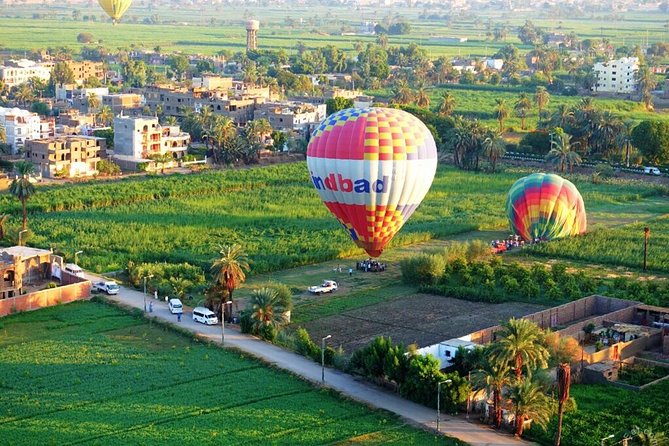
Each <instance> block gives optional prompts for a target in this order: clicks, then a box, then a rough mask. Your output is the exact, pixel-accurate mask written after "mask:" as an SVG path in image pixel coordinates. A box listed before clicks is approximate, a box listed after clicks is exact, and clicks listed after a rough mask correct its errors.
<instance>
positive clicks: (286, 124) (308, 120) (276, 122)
mask: <svg viewBox="0 0 669 446" xmlns="http://www.w3.org/2000/svg"><path fill="white" fill-rule="evenodd" d="M326 114H327V106H326V105H325V104H307V103H301V102H274V103H266V104H263V105H261V106H260V107H259V108H258V109H257V110H255V112H254V113H253V119H263V118H264V119H267V120H268V121H269V123H270V124H271V126H272V128H273V129H276V130H295V131H307V130H308V129H309V128H310V127H311V126H313V125H315V124H318V123H320V122H321V121H322V120H323V119H325V116H326Z"/></svg>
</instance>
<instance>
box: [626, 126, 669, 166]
mask: <svg viewBox="0 0 669 446" xmlns="http://www.w3.org/2000/svg"><path fill="white" fill-rule="evenodd" d="M632 142H633V143H634V146H635V147H638V148H639V151H640V152H641V154H642V155H643V157H644V159H645V160H646V161H647V162H649V163H651V164H663V163H665V162H667V161H669V123H666V122H663V121H642V122H641V123H640V124H639V125H637V126H636V127H635V128H634V130H632Z"/></svg>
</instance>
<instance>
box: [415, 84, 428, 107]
mask: <svg viewBox="0 0 669 446" xmlns="http://www.w3.org/2000/svg"><path fill="white" fill-rule="evenodd" d="M416 105H417V106H419V107H421V108H428V107H429V106H430V97H429V96H428V95H427V93H426V92H425V89H424V88H420V89H418V95H417V96H416Z"/></svg>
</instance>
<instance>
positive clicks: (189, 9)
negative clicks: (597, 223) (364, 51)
mask: <svg viewBox="0 0 669 446" xmlns="http://www.w3.org/2000/svg"><path fill="white" fill-rule="evenodd" d="M75 10H76V11H78V14H79V17H78V19H77V20H73V11H75ZM431 14H436V16H433V17H426V16H429V15H431ZM35 16H37V18H34V19H33V17H35ZM92 16H95V18H94V21H93V20H92V19H91V17H92ZM447 17H448V18H447ZM556 17H557V19H556ZM149 18H157V19H158V21H159V22H160V23H163V24H161V25H149V24H143V23H142V22H143V21H144V20H145V19H149ZM248 18H256V19H259V20H260V21H261V30H260V33H259V42H260V47H261V48H267V49H286V50H293V49H294V48H295V46H296V44H297V42H298V41H302V42H303V43H304V44H305V45H306V46H307V47H310V48H314V47H320V46H324V45H327V44H334V45H337V46H339V47H341V48H342V49H345V50H347V51H349V52H350V53H351V54H352V53H353V46H354V43H355V42H358V41H359V42H362V43H367V42H373V41H375V37H374V36H342V35H341V33H342V31H345V32H356V31H358V28H359V26H360V24H361V22H363V21H371V22H379V23H383V22H384V21H386V20H388V19H398V18H401V19H403V20H406V21H407V22H408V23H410V24H411V27H412V31H411V33H410V34H408V35H405V36H391V37H390V44H392V45H397V44H408V43H411V42H415V43H418V44H419V45H421V46H424V47H425V48H426V49H427V50H428V52H429V53H430V55H431V56H432V57H438V56H441V55H446V56H453V57H454V56H462V57H467V56H472V57H481V56H491V55H493V54H495V53H496V52H497V50H498V49H499V48H500V47H502V46H503V45H505V44H507V43H513V44H515V45H520V41H519V40H518V38H517V37H516V27H518V26H520V25H522V24H523V23H524V22H525V20H527V19H530V20H532V21H533V22H534V23H535V24H536V25H537V26H540V27H543V28H545V29H548V30H551V31H555V32H563V33H565V34H568V33H570V32H572V31H573V32H575V33H576V34H577V35H578V36H579V37H580V38H582V39H588V38H591V39H592V38H598V39H608V40H609V41H611V43H612V44H614V45H621V46H622V45H626V46H628V47H630V48H631V47H633V46H634V45H641V46H644V45H645V44H646V42H648V43H654V42H658V41H666V40H667V32H668V29H667V27H666V26H665V22H666V20H665V19H664V15H663V14H658V13H657V12H653V11H648V12H632V13H630V12H626V13H625V14H624V15H623V14H621V15H615V14H601V15H590V16H584V15H579V17H573V16H570V15H568V14H565V13H563V14H560V12H557V13H556V12H554V11H539V12H537V13H513V14H510V13H508V12H503V11H479V12H477V14H466V15H460V16H453V15H452V14H449V11H448V10H447V9H443V10H439V9H436V10H434V11H426V10H425V9H423V8H408V7H406V6H405V5H401V6H393V7H357V8H350V7H340V6H336V5H327V6H323V5H313V6H298V5H292V6H291V8H282V7H277V6H262V7H261V6H255V5H247V6H245V7H243V8H242V7H226V6H222V5H218V6H212V7H206V8H202V7H200V6H189V5H184V4H183V3H182V2H174V3H173V4H172V5H171V6H167V5H161V7H159V8H155V7H151V6H147V5H144V4H142V3H141V2H135V3H134V4H133V6H132V7H131V8H130V9H129V10H128V12H127V14H126V16H125V17H124V19H123V21H122V22H121V24H120V25H118V26H116V27H112V26H111V23H108V22H106V17H105V16H104V14H103V12H102V10H101V9H100V8H99V7H98V6H97V4H95V3H88V4H79V5H63V6H60V5H47V6H45V5H33V4H31V5H25V6H23V5H17V4H12V5H11V6H4V7H3V6H0V42H3V43H4V46H5V47H6V48H8V49H12V50H18V51H25V50H31V49H37V48H45V47H61V46H64V47H70V48H73V49H78V48H80V47H81V46H82V45H81V44H80V43H77V40H76V36H77V34H79V33H80V32H90V33H92V34H93V36H94V37H95V38H96V39H99V40H101V45H103V46H105V47H107V48H109V49H114V50H115V49H116V48H118V47H130V46H131V45H134V46H137V47H142V46H143V47H146V48H153V47H155V46H160V47H161V48H162V49H163V50H164V51H184V52H187V53H202V54H213V53H215V52H217V51H219V50H221V49H230V50H234V51H239V50H242V49H243V48H244V43H245V41H244V29H243V24H244V21H245V20H247V19H248ZM497 25H504V26H505V27H506V28H507V30H508V35H507V37H506V38H504V39H502V40H500V41H488V40H486V32H487V30H488V27H490V29H494V28H495V26H497ZM26 28H29V29H31V33H22V32H17V29H18V30H22V29H26ZM438 36H449V37H466V38H467V39H468V41H467V42H462V43H440V42H439V41H438V40H435V39H431V37H438ZM520 49H521V51H522V52H526V51H528V50H529V49H531V48H530V47H529V46H525V45H522V46H520Z"/></svg>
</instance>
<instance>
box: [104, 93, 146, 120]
mask: <svg viewBox="0 0 669 446" xmlns="http://www.w3.org/2000/svg"><path fill="white" fill-rule="evenodd" d="M144 105H145V100H144V97H143V96H142V95H141V94H134V93H121V94H108V95H105V96H102V106H103V107H104V106H107V107H109V108H111V110H112V112H113V113H114V114H115V115H118V114H119V113H121V112H130V113H132V112H133V111H136V112H139V111H141V110H142V108H143V107H144Z"/></svg>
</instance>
